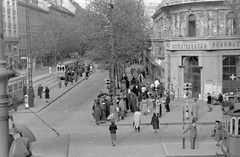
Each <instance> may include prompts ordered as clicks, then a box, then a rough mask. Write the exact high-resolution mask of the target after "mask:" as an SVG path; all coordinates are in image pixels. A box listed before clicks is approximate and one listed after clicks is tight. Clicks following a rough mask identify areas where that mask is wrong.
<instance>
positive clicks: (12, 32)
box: [2, 0, 19, 66]
mask: <svg viewBox="0 0 240 157" xmlns="http://www.w3.org/2000/svg"><path fill="white" fill-rule="evenodd" d="M2 3H3V30H4V44H5V49H4V51H5V56H4V57H5V60H6V61H7V62H8V63H9V65H11V66H15V65H17V63H18V59H19V51H18V47H17V45H18V29H17V28H18V23H17V2H16V0H4V1H2Z"/></svg>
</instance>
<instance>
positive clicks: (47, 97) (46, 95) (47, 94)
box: [45, 88, 50, 99]
mask: <svg viewBox="0 0 240 157" xmlns="http://www.w3.org/2000/svg"><path fill="white" fill-rule="evenodd" d="M49 93H50V90H49V88H46V89H45V99H49V98H50V95H49Z"/></svg>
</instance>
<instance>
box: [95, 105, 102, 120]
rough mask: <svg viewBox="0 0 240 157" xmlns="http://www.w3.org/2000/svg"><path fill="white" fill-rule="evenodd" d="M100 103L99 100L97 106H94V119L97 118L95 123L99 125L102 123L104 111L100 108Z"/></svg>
mask: <svg viewBox="0 0 240 157" xmlns="http://www.w3.org/2000/svg"><path fill="white" fill-rule="evenodd" d="M99 103H100V102H99V101H98V100H97V102H96V104H95V106H94V118H95V122H96V124H97V125H99V124H100V121H101V116H102V111H101V108H100V104H99Z"/></svg>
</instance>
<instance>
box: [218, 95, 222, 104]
mask: <svg viewBox="0 0 240 157" xmlns="http://www.w3.org/2000/svg"><path fill="white" fill-rule="evenodd" d="M218 101H219V103H220V105H221V104H222V101H223V96H222V94H221V93H219V94H218Z"/></svg>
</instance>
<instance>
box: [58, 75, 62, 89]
mask: <svg viewBox="0 0 240 157" xmlns="http://www.w3.org/2000/svg"><path fill="white" fill-rule="evenodd" d="M58 87H59V88H61V87H62V81H61V79H60V77H59V78H58Z"/></svg>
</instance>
